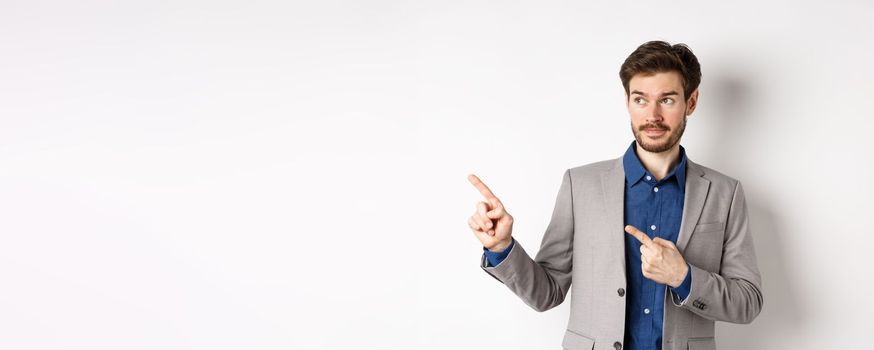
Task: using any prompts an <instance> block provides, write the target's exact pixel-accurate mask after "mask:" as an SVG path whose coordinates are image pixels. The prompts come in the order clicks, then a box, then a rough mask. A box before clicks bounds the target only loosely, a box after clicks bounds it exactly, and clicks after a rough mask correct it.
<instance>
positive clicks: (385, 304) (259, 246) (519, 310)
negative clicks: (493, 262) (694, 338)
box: [0, 0, 874, 350]
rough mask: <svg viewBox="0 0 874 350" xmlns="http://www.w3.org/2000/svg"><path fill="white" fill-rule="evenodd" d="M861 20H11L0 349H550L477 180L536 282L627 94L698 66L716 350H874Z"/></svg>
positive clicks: (99, 11) (376, 9) (569, 11)
mask: <svg viewBox="0 0 874 350" xmlns="http://www.w3.org/2000/svg"><path fill="white" fill-rule="evenodd" d="M872 15H874V5H872V4H871V2H869V1H851V2H844V3H836V4H831V5H828V6H826V5H814V6H810V5H802V4H800V3H799V2H797V1H781V2H770V3H763V2H760V1H736V2H730V3H718V4H717V3H714V4H709V5H708V4H704V3H702V2H700V1H691V2H682V3H674V2H641V3H632V2H615V1H613V2H606V1H605V2H603V3H600V4H599V3H594V2H582V1H529V2H524V1H489V2H487V1H445V0H444V1H420V2H405V1H310V2H287V1H235V2H231V1H193V0H181V1H180V0H177V1H129V2H113V1H75V2H70V1H9V0H3V1H2V2H0V348H3V349H243V348H247V349H249V348H251V349H345V348H363V349H485V348H489V349H502V350H510V349H550V348H552V349H557V348H559V347H560V342H561V336H562V335H563V332H564V329H565V326H566V322H567V317H568V310H569V308H568V307H569V301H566V302H565V303H564V304H562V305H561V306H559V307H557V308H555V309H553V310H550V311H548V312H545V313H537V312H535V311H533V310H532V309H530V308H528V307H527V306H525V304H524V303H523V302H522V301H521V300H519V299H518V298H517V297H516V296H515V295H513V294H512V293H511V292H510V291H509V290H508V289H507V288H506V287H505V286H503V285H502V284H500V283H498V282H497V281H495V280H494V279H493V278H492V277H490V276H488V275H487V274H486V273H485V272H483V271H482V270H481V269H480V268H479V267H478V264H479V258H480V254H481V252H482V248H481V246H480V245H479V242H478V241H477V240H476V239H475V237H474V236H473V235H472V234H471V233H470V231H469V229H468V227H467V224H466V221H467V218H468V216H469V215H470V214H472V213H473V211H474V206H475V203H476V202H477V201H478V200H480V196H479V194H478V192H477V191H476V190H475V189H474V188H473V187H472V186H471V185H470V184H469V183H468V182H467V179H466V176H467V174H469V173H475V174H477V175H479V176H480V177H481V178H482V179H483V180H484V181H485V182H486V183H487V184H488V185H489V186H490V187H491V188H492V189H493V190H494V191H495V192H496V194H497V195H498V196H499V197H500V198H501V199H502V200H503V201H504V203H505V204H506V205H507V207H508V210H509V211H510V213H511V214H513V215H514V217H515V218H516V223H515V225H514V234H515V236H516V237H517V239H518V240H519V241H520V242H523V244H525V245H526V247H528V249H529V250H530V252H531V253H532V254H534V253H535V252H536V250H537V247H539V243H540V239H541V238H542V235H543V232H544V230H545V228H546V226H547V224H548V219H549V217H550V215H551V213H552V210H553V208H552V206H553V204H554V200H555V195H556V194H557V191H558V187H559V184H560V182H561V175H562V173H563V172H564V170H565V169H567V168H570V167H574V166H578V165H582V164H586V163H589V162H594V161H599V160H604V159H608V158H616V157H619V156H621V155H622V153H623V152H624V151H625V148H626V147H627V146H628V144H629V143H630V142H631V140H632V135H631V131H630V129H629V119H628V114H627V111H626V110H625V107H624V104H623V96H622V93H623V91H622V87H621V84H620V81H619V78H618V71H619V66H620V64H621V63H622V61H623V60H624V59H625V57H627V55H628V54H629V53H631V51H633V50H634V48H636V47H637V45H639V44H641V43H643V42H645V41H647V40H652V39H662V40H667V41H669V42H671V43H676V42H684V43H686V44H688V45H689V46H690V47H691V48H692V49H693V51H694V52H695V53H696V55H697V56H698V58H699V60H700V62H701V66H702V71H703V78H702V83H701V86H700V91H701V95H700V100H699V107H698V109H697V111H696V112H695V114H694V115H693V116H692V117H691V118H690V119H689V126H688V128H687V130H686V136H685V137H684V139H683V145H684V146H685V147H686V149H687V152H688V155H689V157H690V158H691V159H693V160H694V161H697V162H699V163H701V164H704V165H707V166H710V167H712V168H715V169H717V170H719V171H722V172H724V173H726V174H728V175H731V176H733V177H735V178H737V179H740V180H741V181H742V182H743V183H744V187H745V189H746V192H747V199H748V204H749V205H750V216H751V222H752V227H753V229H754V236H755V243H756V249H757V252H758V256H759V265H760V269H761V272H762V275H763V285H764V297H765V303H764V309H763V311H762V313H761V314H760V316H759V317H758V318H757V319H756V320H755V321H754V322H753V323H752V324H750V325H730V324H722V323H720V324H718V330H717V339H718V343H719V346H720V348H723V349H823V348H863V347H865V344H866V343H868V342H870V340H869V338H870V335H871V332H872V331H874V321H872V320H874V318H872V316H871V314H872V311H874V308H872V305H871V303H872V299H871V296H872V295H874V281H872V277H871V276H872V272H871V266H872V252H874V251H872V244H871V242H872V239H871V236H872V233H874V232H872V230H871V228H870V227H871V222H870V220H871V217H872V214H874V205H872V198H874V191H872V186H871V181H872V175H874V174H872V156H871V153H870V150H871V149H874V141H872V139H871V133H872V129H874V121H872V117H874V113H872V106H874V104H872V103H874V96H872V93H874V68H872V67H874V65H872V61H874V41H872V40H871V33H874V28H872V24H871V21H870V18H871V17H872Z"/></svg>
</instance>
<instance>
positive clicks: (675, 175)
mask: <svg viewBox="0 0 874 350" xmlns="http://www.w3.org/2000/svg"><path fill="white" fill-rule="evenodd" d="M635 146H636V142H635V141H632V142H631V145H630V146H629V147H628V149H627V150H626V151H625V155H624V156H623V158H622V164H623V167H624V170H625V198H624V199H625V213H624V214H625V217H624V221H625V224H626V225H632V226H634V227H637V228H638V229H639V230H641V231H643V232H645V233H646V234H647V235H648V236H649V237H650V238H655V237H661V238H662V239H665V240H669V241H671V242H673V243H674V244H676V243H677V237H678V236H679V232H680V223H681V220H682V216H683V201H684V200H683V195H684V193H685V185H686V150H685V149H684V148H683V146H680V162H679V163H678V164H677V165H676V166H675V167H674V168H673V169H671V171H670V172H669V173H668V175H667V176H665V177H664V178H662V179H661V180H656V178H655V176H653V175H652V174H651V173H649V172H648V171H647V170H646V168H644V167H643V165H642V164H641V163H640V159H639V158H638V157H637V153H636V152H635ZM623 229H624V228H623ZM621 234H622V235H623V236H624V237H625V268H626V281H627V287H628V288H627V297H626V299H625V302H626V306H625V349H627V350H642V349H646V350H651V349H658V350H661V348H662V344H661V341H662V327H663V325H662V322H663V321H664V319H663V316H664V300H665V293H666V292H667V288H669V287H668V286H666V285H664V284H660V283H656V282H654V281H652V280H650V279H648V278H645V277H643V272H642V271H641V266H640V265H641V261H640V242H639V241H638V240H637V239H636V238H634V237H633V236H631V235H629V234H627V233H625V231H622V232H621ZM515 244H516V241H515V239H514V240H513V241H512V242H511V243H510V246H508V247H507V249H505V250H503V251H501V252H491V251H489V250H488V249H486V248H485V247H483V252H484V254H485V256H486V260H487V262H488V265H489V266H498V264H500V263H501V262H502V261H503V260H504V259H505V258H506V257H507V255H509V254H510V251H511V250H512V249H513V246H514V245H515ZM689 271H691V267H690V268H689ZM691 287H692V274H691V273H688V272H687V274H686V278H685V279H684V280H683V282H682V284H681V285H680V286H678V287H677V288H671V290H672V291H673V292H674V293H675V294H676V295H677V297H678V298H679V299H680V300H684V299H686V297H687V296H688V295H689V291H690V289H691Z"/></svg>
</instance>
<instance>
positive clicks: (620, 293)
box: [616, 288, 625, 297]
mask: <svg viewBox="0 0 874 350" xmlns="http://www.w3.org/2000/svg"><path fill="white" fill-rule="evenodd" d="M616 293H619V296H620V297H621V296H624V295H625V289H622V288H619V290H617V291H616Z"/></svg>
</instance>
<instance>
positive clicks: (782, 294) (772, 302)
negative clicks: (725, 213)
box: [702, 63, 807, 350]
mask: <svg viewBox="0 0 874 350" xmlns="http://www.w3.org/2000/svg"><path fill="white" fill-rule="evenodd" d="M732 68H737V64H736V63H734V64H732V65H731V67H717V68H715V69H711V71H716V72H719V73H717V74H721V75H719V76H714V77H713V78H711V79H713V80H712V81H714V83H712V84H711V85H710V91H708V97H709V98H711V99H712V100H713V101H710V102H709V103H712V104H713V105H715V106H716V108H714V109H713V114H714V115H712V118H713V120H714V123H713V127H714V128H715V131H716V132H713V133H711V135H715V136H714V137H715V138H714V139H713V140H712V142H710V143H709V144H708V145H707V147H712V148H711V152H710V153H709V154H711V155H714V157H713V159H715V160H716V164H714V168H715V169H724V170H725V172H726V173H727V174H739V173H744V171H740V170H742V167H750V166H753V167H756V168H757V169H767V168H769V167H768V165H767V164H763V165H761V166H757V165H756V164H750V163H749V162H748V161H745V160H748V159H755V157H745V156H744V155H745V154H747V152H755V151H756V148H757V147H759V146H758V145H752V144H750V143H749V141H748V140H749V136H748V134H749V132H750V130H753V128H755V127H756V123H755V122H754V120H758V118H759V117H760V116H763V114H764V113H763V112H762V110H763V108H760V107H757V106H762V105H761V104H759V103H758V101H755V99H756V97H759V96H762V94H761V93H757V92H756V89H755V85H756V81H755V77H761V76H763V75H760V74H756V73H755V72H751V71H749V70H746V71H742V72H741V71H737V70H736V69H732ZM747 69H748V68H747ZM746 77H749V80H742V78H746ZM702 94H703V92H702ZM747 173H748V172H747ZM754 182H755V181H753V179H748V180H746V181H743V184H744V190H745V192H746V198H747V208H748V210H749V216H750V224H751V227H752V230H753V237H754V241H755V248H756V256H757V259H758V265H759V270H760V272H761V274H762V294H763V297H764V304H763V308H762V312H761V313H760V314H759V316H758V317H757V318H756V319H755V320H754V321H753V322H752V323H751V324H748V325H735V324H731V323H726V322H717V323H716V328H717V329H716V332H717V335H716V339H717V343H718V348H721V349H748V350H756V349H769V348H772V346H773V345H774V344H780V343H782V342H781V340H780V339H781V338H783V337H789V336H791V335H792V334H798V332H799V331H803V329H804V328H805V327H804V325H805V323H806V319H807V315H805V314H804V306H803V305H800V303H799V295H798V292H797V289H796V288H795V285H794V284H793V280H792V270H791V269H790V268H789V266H788V264H787V263H786V254H785V253H786V252H785V251H784V247H786V246H787V245H786V244H785V242H786V241H787V240H788V239H789V238H790V237H789V234H788V233H787V232H783V231H782V229H781V228H782V227H786V225H784V224H782V221H781V219H780V216H781V215H780V213H779V212H777V211H776V210H774V206H771V205H768V203H769V201H768V198H767V193H764V192H763V191H761V190H759V191H757V190H756V189H757V188H761V186H753V185H752V183H754Z"/></svg>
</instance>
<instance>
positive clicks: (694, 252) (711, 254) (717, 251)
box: [683, 221, 725, 271]
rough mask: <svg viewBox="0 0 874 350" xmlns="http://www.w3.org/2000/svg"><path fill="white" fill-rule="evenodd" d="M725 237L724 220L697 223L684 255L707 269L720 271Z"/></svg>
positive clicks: (694, 263) (691, 261)
mask: <svg viewBox="0 0 874 350" xmlns="http://www.w3.org/2000/svg"><path fill="white" fill-rule="evenodd" d="M724 237H725V222H724V221H722V222H712V223H703V224H698V225H695V230H694V231H692V237H690V238H689V243H688V244H687V245H686V248H685V250H684V251H683V257H685V258H686V260H689V262H690V263H692V264H693V265H696V266H698V267H701V268H703V269H705V270H708V271H719V266H720V264H721V262H722V245H723V238H724Z"/></svg>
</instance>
